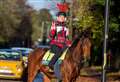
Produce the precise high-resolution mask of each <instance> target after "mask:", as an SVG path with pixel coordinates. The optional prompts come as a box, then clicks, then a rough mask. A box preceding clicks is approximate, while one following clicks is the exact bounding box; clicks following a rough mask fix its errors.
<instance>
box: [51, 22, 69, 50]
mask: <svg viewBox="0 0 120 82" xmlns="http://www.w3.org/2000/svg"><path fill="white" fill-rule="evenodd" d="M68 35H69V30H68V28H66V26H65V25H61V24H60V25H58V24H57V25H56V23H55V22H53V23H52V26H51V29H50V35H49V38H50V40H51V41H50V44H51V45H52V44H54V45H57V46H59V47H61V48H62V47H63V46H64V45H66V46H70V45H71V41H70V40H69V39H68Z"/></svg>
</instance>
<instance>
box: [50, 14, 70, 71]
mask: <svg viewBox="0 0 120 82" xmlns="http://www.w3.org/2000/svg"><path fill="white" fill-rule="evenodd" d="M65 21H66V13H65V12H58V14H57V21H53V22H52V25H51V29H50V34H49V39H50V49H51V52H53V53H54V54H55V55H54V56H53V58H52V59H51V61H50V62H49V64H48V69H49V68H50V69H53V67H54V64H55V63H56V61H57V60H58V58H59V57H61V55H62V53H63V51H64V50H65V49H66V48H67V47H69V46H70V45H71V41H70V40H69V38H68V35H69V29H68V28H67V27H66V24H65Z"/></svg>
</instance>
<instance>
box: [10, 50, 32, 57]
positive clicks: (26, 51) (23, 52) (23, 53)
mask: <svg viewBox="0 0 120 82" xmlns="http://www.w3.org/2000/svg"><path fill="white" fill-rule="evenodd" d="M12 50H18V51H21V52H22V56H28V54H29V53H30V52H32V51H33V50H32V49H30V48H12Z"/></svg>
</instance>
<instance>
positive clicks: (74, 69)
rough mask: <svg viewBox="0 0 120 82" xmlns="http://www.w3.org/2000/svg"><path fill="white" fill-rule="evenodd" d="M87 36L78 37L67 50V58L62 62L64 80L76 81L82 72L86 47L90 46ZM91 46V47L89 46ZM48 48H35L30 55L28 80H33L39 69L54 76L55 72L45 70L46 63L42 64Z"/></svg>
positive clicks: (66, 81)
mask: <svg viewBox="0 0 120 82" xmlns="http://www.w3.org/2000/svg"><path fill="white" fill-rule="evenodd" d="M86 42H87V40H86V38H85V37H82V38H79V37H78V38H76V39H75V40H74V42H73V44H72V45H71V47H70V48H68V50H67V52H66V56H65V59H64V60H63V62H62V63H61V64H60V71H61V72H60V74H61V77H62V81H63V82H75V81H76V79H77V77H78V76H79V74H80V69H81V68H82V60H83V54H84V53H87V52H85V50H84V47H85V46H86V47H87V46H89V45H88V43H86ZM88 48H90V47H88ZM47 50H48V49H42V48H38V49H35V50H34V51H33V52H32V53H30V54H29V57H28V82H33V80H34V78H35V75H36V74H37V72H38V71H40V72H43V73H45V74H46V75H47V76H48V77H49V78H52V77H54V75H53V74H49V72H48V70H47V71H46V70H44V69H42V68H44V65H42V63H41V62H42V58H43V56H44V54H45V53H46V51H47Z"/></svg>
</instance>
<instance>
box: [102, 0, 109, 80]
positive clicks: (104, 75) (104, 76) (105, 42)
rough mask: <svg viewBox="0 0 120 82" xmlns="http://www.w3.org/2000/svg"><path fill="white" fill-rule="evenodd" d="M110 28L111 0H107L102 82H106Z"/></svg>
mask: <svg viewBox="0 0 120 82" xmlns="http://www.w3.org/2000/svg"><path fill="white" fill-rule="evenodd" d="M108 28H109V0H105V25H104V51H103V56H104V62H103V66H102V67H103V71H102V82H106V66H107V40H108Z"/></svg>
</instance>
